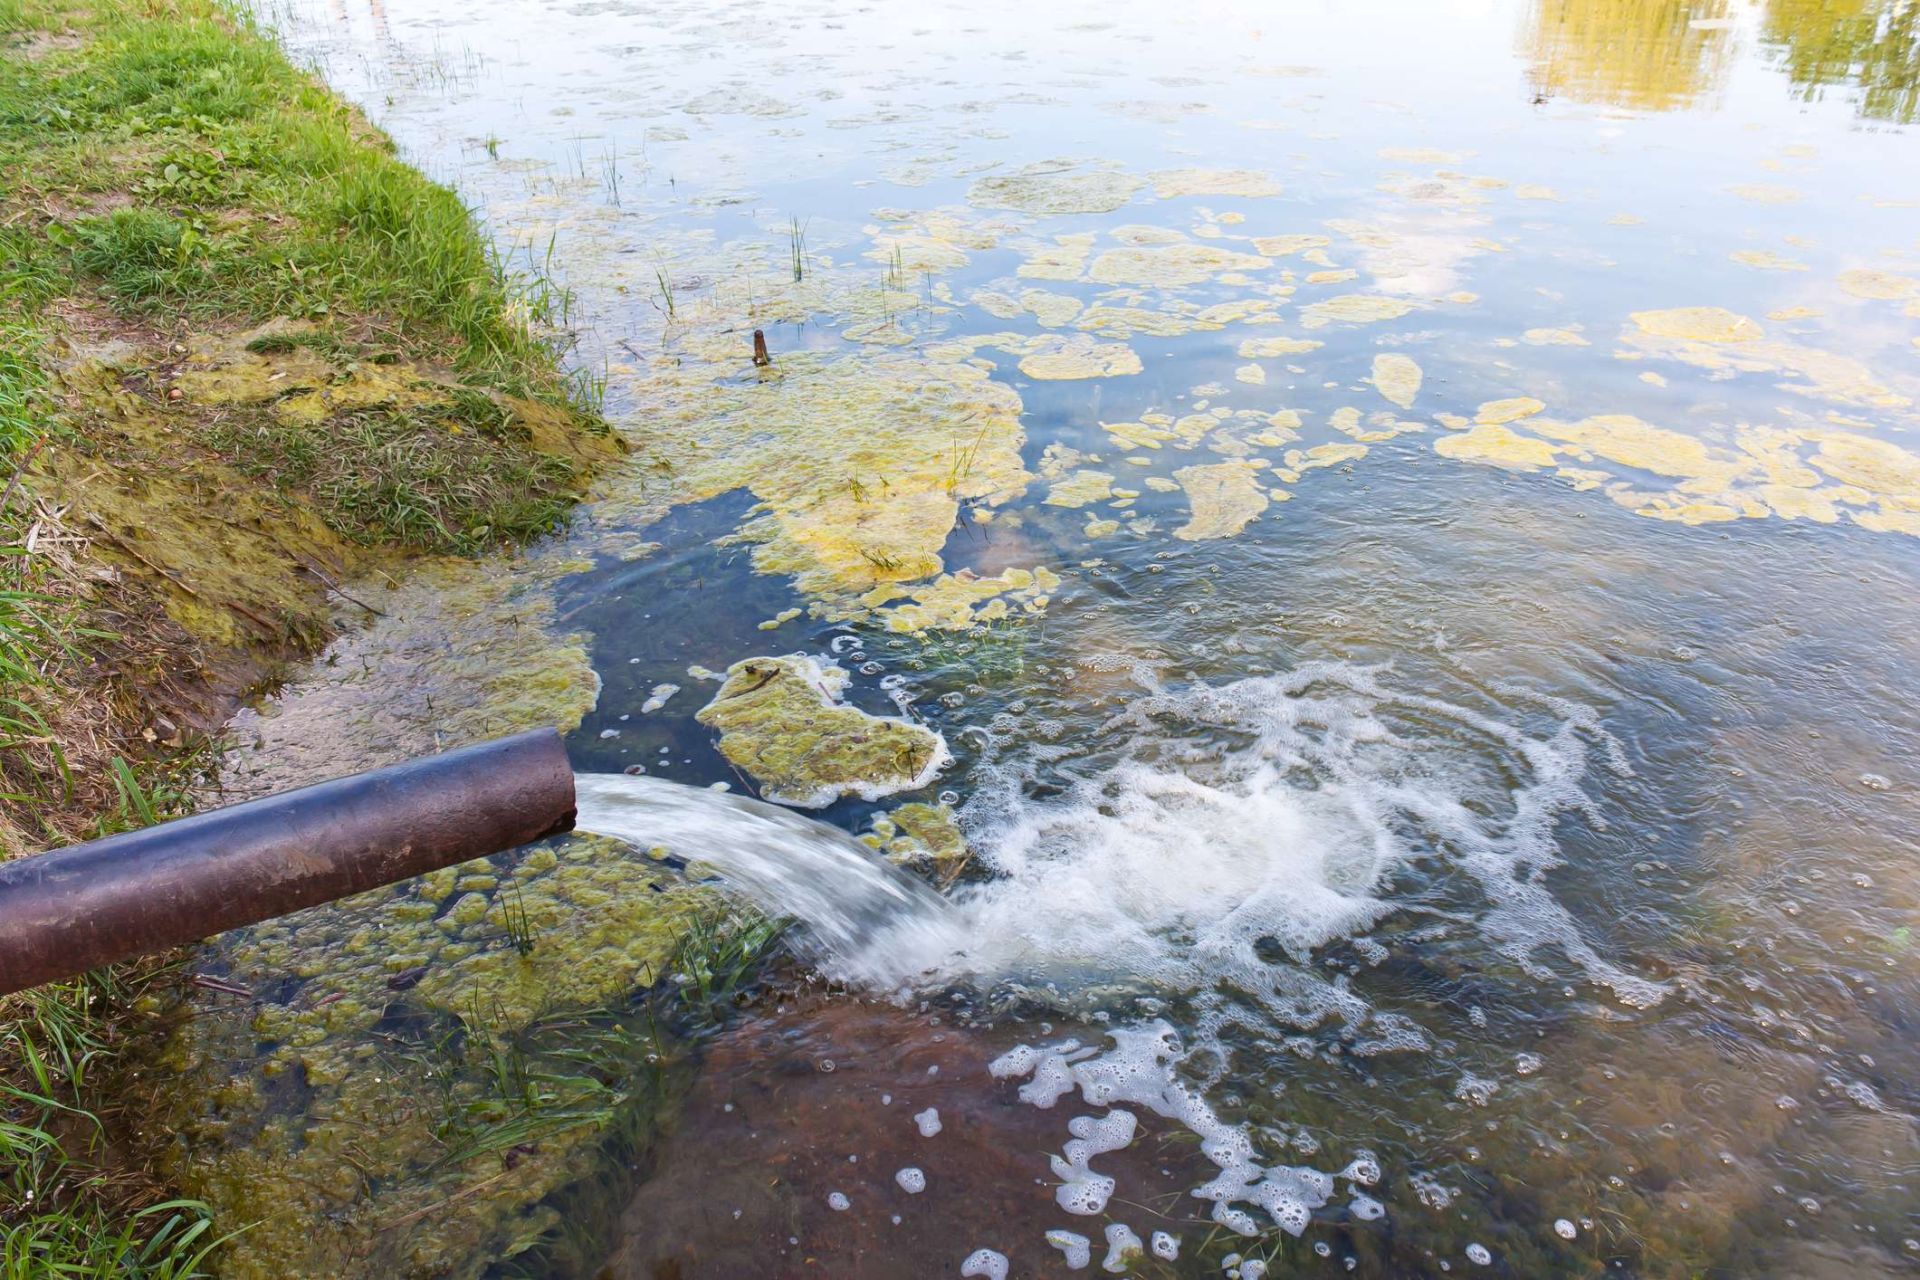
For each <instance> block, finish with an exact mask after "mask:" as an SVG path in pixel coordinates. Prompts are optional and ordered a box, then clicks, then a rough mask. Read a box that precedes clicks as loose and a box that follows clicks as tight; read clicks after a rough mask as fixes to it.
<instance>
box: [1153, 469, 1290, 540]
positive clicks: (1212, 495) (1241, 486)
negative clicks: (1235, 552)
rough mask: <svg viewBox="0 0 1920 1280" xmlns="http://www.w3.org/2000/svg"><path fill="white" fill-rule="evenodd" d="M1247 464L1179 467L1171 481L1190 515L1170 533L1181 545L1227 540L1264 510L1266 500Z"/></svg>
mask: <svg viewBox="0 0 1920 1280" xmlns="http://www.w3.org/2000/svg"><path fill="white" fill-rule="evenodd" d="M1257 470H1258V467H1257V466H1256V465H1255V464H1253V463H1250V462H1212V463H1206V464H1204V465H1200V466H1192V467H1182V468H1180V469H1179V470H1178V471H1176V472H1174V473H1173V478H1174V479H1175V480H1177V481H1179V482H1180V487H1181V488H1182V489H1184V490H1186V493H1187V504H1188V506H1189V507H1190V508H1191V514H1190V515H1189V516H1188V517H1187V522H1186V523H1185V524H1183V525H1181V526H1180V527H1179V528H1178V529H1175V530H1174V531H1173V536H1174V537H1176V538H1179V539H1180V540H1181V541H1183V542H1201V541H1204V540H1206V539H1208V538H1231V537H1232V536H1233V535H1234V534H1236V533H1239V532H1240V531H1241V530H1242V529H1244V528H1246V527H1247V524H1248V523H1249V522H1250V521H1252V520H1253V519H1254V518H1255V517H1256V516H1258V515H1259V514H1260V513H1261V512H1263V511H1265V510H1266V509H1267V505H1268V501H1269V499H1268V497H1267V495H1266V493H1265V492H1264V491H1263V490H1262V489H1261V488H1260V486H1259V485H1258V484H1256V483H1255V482H1254V479H1253V477H1254V474H1255V472H1256V471H1257Z"/></svg>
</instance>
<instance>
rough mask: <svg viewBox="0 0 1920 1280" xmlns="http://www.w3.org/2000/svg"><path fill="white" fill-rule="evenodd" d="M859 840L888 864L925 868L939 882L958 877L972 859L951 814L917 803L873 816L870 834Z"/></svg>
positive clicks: (958, 825)
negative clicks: (880, 854) (863, 841)
mask: <svg viewBox="0 0 1920 1280" xmlns="http://www.w3.org/2000/svg"><path fill="white" fill-rule="evenodd" d="M861 839H863V840H865V841H866V842H867V843H868V844H870V845H872V846H873V847H874V848H875V849H878V850H879V851H880V852H881V853H882V854H884V855H885V856H886V858H887V860H888V861H890V862H894V863H898V864H901V865H903V866H913V867H918V866H926V867H928V868H930V869H931V870H932V871H933V872H934V874H935V875H936V876H937V877H939V879H940V880H941V881H942V882H946V881H950V880H952V879H953V878H954V877H955V876H957V875H959V874H960V872H961V871H962V870H963V869H964V868H965V867H966V865H967V860H968V858H969V857H971V856H972V855H971V853H970V852H969V850H968V849H967V838H966V836H965V835H963V834H962V833H961V831H960V822H959V820H958V819H957V818H956V817H955V816H954V812H953V810H952V809H950V808H948V807H947V806H946V805H944V804H927V803H925V802H923V801H918V800H916V801H913V802H911V803H908V804H903V805H901V806H900V807H899V808H897V809H889V810H887V811H886V812H885V813H881V814H876V815H874V819H873V824H872V830H871V834H869V835H866V836H862V837H861Z"/></svg>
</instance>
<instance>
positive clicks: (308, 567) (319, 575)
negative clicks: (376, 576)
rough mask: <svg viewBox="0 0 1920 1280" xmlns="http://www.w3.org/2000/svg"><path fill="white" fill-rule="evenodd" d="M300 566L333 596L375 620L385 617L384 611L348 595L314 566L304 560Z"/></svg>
mask: <svg viewBox="0 0 1920 1280" xmlns="http://www.w3.org/2000/svg"><path fill="white" fill-rule="evenodd" d="M300 564H301V567H302V568H304V569H306V571H307V572H308V573H310V574H312V575H313V576H314V577H316V578H318V579H320V581H322V582H324V583H325V584H326V586H327V590H329V591H331V592H333V594H335V595H337V596H339V597H340V598H341V599H342V600H345V601H347V602H348V603H350V604H357V605H359V606H360V607H361V608H362V609H365V610H366V611H367V612H368V613H370V614H372V615H373V616H374V617H376V618H384V617H386V616H387V615H386V613H385V612H384V611H382V610H379V609H376V608H374V607H373V606H372V605H370V604H368V603H367V602H366V601H365V600H361V599H358V598H356V597H354V596H350V595H348V594H347V593H346V591H345V589H343V588H342V587H341V586H340V584H339V583H337V582H335V581H334V580H333V579H332V578H329V577H328V576H327V575H326V574H324V573H322V572H320V570H319V569H318V568H316V567H315V566H313V565H310V564H308V563H307V562H306V561H305V560H302V561H301V562H300Z"/></svg>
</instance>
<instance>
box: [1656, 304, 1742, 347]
mask: <svg viewBox="0 0 1920 1280" xmlns="http://www.w3.org/2000/svg"><path fill="white" fill-rule="evenodd" d="M1631 318H1632V320H1633V322H1634V323H1635V324H1637V325H1639V326H1640V328H1641V330H1642V331H1643V332H1645V333H1649V334H1651V335H1653V336H1654V337H1656V338H1677V339H1681V340H1683V341H1687V342H1755V341H1758V340H1759V339H1760V337H1761V336H1762V335H1763V333H1764V330H1762V329H1761V328H1760V326H1759V325H1757V324H1755V323H1754V322H1753V321H1751V320H1749V319H1747V318H1746V317H1745V316H1741V315H1735V314H1734V313H1733V312H1731V311H1728V310H1727V309H1726V308H1724V307H1674V308H1671V309H1669V310H1666V311H1636V312H1634V313H1633V315H1632V317H1631Z"/></svg>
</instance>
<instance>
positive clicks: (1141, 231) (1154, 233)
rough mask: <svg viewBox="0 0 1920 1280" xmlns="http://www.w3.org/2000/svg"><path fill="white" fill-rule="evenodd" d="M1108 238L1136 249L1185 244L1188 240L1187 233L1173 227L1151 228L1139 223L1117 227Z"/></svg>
mask: <svg viewBox="0 0 1920 1280" xmlns="http://www.w3.org/2000/svg"><path fill="white" fill-rule="evenodd" d="M1107 238H1108V239H1109V240H1118V241H1119V242H1120V243H1121V244H1130V245H1134V246H1136V247H1152V246H1157V245H1169V244H1185V243H1186V239H1187V237H1186V233H1184V232H1181V231H1175V230H1174V229H1173V228H1171V227H1150V226H1147V225H1145V224H1144V223H1139V222H1129V223H1127V224H1126V225H1125V226H1123V227H1115V228H1113V230H1111V231H1109V232H1107Z"/></svg>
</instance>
